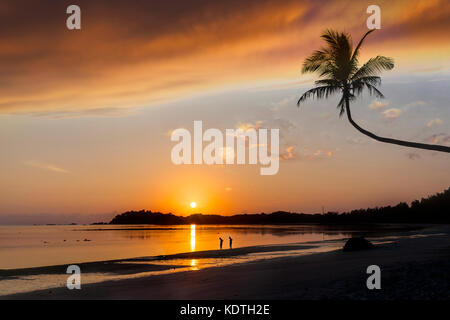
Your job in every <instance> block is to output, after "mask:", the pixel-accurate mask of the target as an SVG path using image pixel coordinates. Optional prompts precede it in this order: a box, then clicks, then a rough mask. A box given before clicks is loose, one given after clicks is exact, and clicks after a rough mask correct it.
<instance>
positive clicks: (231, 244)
mask: <svg viewBox="0 0 450 320" xmlns="http://www.w3.org/2000/svg"><path fill="white" fill-rule="evenodd" d="M228 238H229V239H230V249H232V248H233V239H232V238H231V237H228ZM219 242H220V249H222V246H223V239H222V238H220V237H219Z"/></svg>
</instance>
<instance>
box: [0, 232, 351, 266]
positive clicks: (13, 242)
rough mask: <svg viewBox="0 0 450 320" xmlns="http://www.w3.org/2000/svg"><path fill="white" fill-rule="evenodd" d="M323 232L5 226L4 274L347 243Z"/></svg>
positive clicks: (1, 244) (0, 244)
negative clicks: (276, 246)
mask: <svg viewBox="0 0 450 320" xmlns="http://www.w3.org/2000/svg"><path fill="white" fill-rule="evenodd" d="M348 236H349V233H348V232H342V231H339V230H334V231H330V230H326V229H323V228H321V227H319V226H311V225H295V226H248V225H233V226H227V225H192V226H189V225H185V226H155V225H139V226H114V225H102V226H85V225H68V226H67V225H65V226H0V269H16V268H28V267H39V266H50V265H60V264H76V263H81V262H90V261H102V260H113V259H126V258H134V257H146V256H158V255H168V254H175V253H182V252H190V251H202V250H214V249H218V247H219V237H221V238H222V239H224V248H228V246H229V238H228V237H232V238H233V247H234V248H237V247H245V246H255V245H268V244H285V243H302V242H310V241H323V240H333V239H341V238H345V237H348Z"/></svg>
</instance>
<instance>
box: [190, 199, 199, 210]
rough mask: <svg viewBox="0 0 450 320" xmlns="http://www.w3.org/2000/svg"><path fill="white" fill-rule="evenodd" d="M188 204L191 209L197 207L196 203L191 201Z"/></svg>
mask: <svg viewBox="0 0 450 320" xmlns="http://www.w3.org/2000/svg"><path fill="white" fill-rule="evenodd" d="M190 206H191V208H192V209H194V208H196V207H197V203H196V202H194V201H193V202H191V204H190Z"/></svg>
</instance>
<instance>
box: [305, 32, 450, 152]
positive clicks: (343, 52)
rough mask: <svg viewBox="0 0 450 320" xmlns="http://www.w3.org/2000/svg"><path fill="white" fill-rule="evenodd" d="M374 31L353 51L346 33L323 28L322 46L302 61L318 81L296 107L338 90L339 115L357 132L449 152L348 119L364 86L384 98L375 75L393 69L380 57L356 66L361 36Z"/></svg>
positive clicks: (412, 145)
mask: <svg viewBox="0 0 450 320" xmlns="http://www.w3.org/2000/svg"><path fill="white" fill-rule="evenodd" d="M373 31H374V30H370V31H368V32H367V33H366V34H365V35H364V36H363V37H362V39H361V40H360V41H359V43H358V45H357V46H356V48H355V49H354V50H353V45H352V40H351V36H350V35H349V34H347V33H342V32H336V31H333V30H327V31H325V32H324V33H323V34H322V36H321V37H322V39H324V40H325V41H326V43H327V46H326V47H325V48H322V49H320V50H317V51H315V52H314V53H313V54H312V55H311V56H310V57H308V58H306V60H305V61H304V63H303V68H302V73H307V72H312V73H314V72H317V73H318V74H319V77H320V80H317V81H316V82H315V84H316V87H315V88H313V89H310V90H308V91H306V92H305V93H304V94H303V95H302V96H301V97H300V99H299V100H298V102H297V106H300V104H301V103H302V102H304V101H305V100H307V99H308V98H317V99H321V98H324V97H325V98H328V97H329V96H330V95H332V94H334V93H341V94H342V97H341V99H340V101H339V103H338V105H337V107H338V109H339V111H340V112H339V116H342V115H343V114H344V113H346V114H347V118H348V121H350V123H351V124H352V125H353V126H354V127H355V128H356V129H357V130H358V131H359V132H361V133H363V134H365V135H366V136H369V137H371V138H372V139H375V140H377V141H381V142H386V143H392V144H398V145H401V146H405V147H411V148H420V149H427V150H435V151H442V152H450V147H447V146H441V145H434V144H425V143H417V142H410V141H403V140H397V139H391V138H384V137H380V136H377V135H375V134H373V133H372V132H370V131H367V130H365V129H363V128H361V127H360V126H359V125H358V124H357V123H356V122H355V121H353V119H352V114H351V111H350V102H351V101H353V100H355V99H356V97H358V96H359V95H361V93H362V92H363V90H364V89H367V90H368V92H369V94H370V95H375V96H376V97H378V98H384V96H383V94H382V93H381V92H380V91H379V90H378V89H377V87H378V86H379V85H380V84H381V78H380V77H379V76H378V74H379V73H380V72H381V71H384V70H391V69H392V68H394V60H393V59H392V58H388V57H384V56H376V57H375V58H371V59H369V60H368V61H367V62H366V63H365V64H364V65H362V66H361V67H359V66H358V56H359V50H360V48H361V45H362V43H363V42H364V39H365V38H366V37H367V36H368V35H369V34H370V33H371V32H373Z"/></svg>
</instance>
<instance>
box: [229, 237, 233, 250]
mask: <svg viewBox="0 0 450 320" xmlns="http://www.w3.org/2000/svg"><path fill="white" fill-rule="evenodd" d="M228 238H229V239H230V249H232V248H233V239H232V238H231V237H228Z"/></svg>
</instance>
